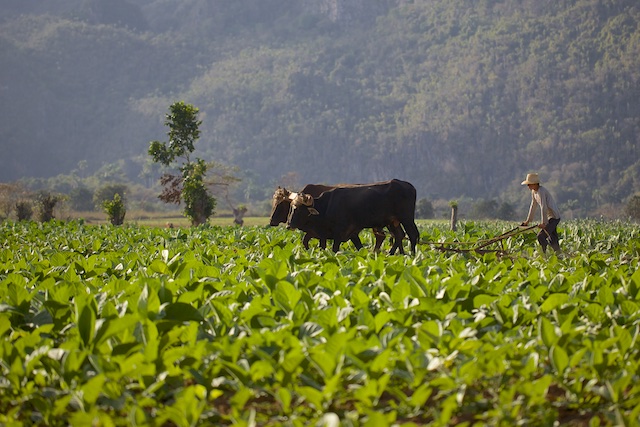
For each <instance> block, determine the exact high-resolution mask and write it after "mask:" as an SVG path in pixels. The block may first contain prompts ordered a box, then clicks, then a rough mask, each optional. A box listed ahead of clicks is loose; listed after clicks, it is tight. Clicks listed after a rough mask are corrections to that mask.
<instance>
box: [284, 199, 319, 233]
mask: <svg viewBox="0 0 640 427" xmlns="http://www.w3.org/2000/svg"><path fill="white" fill-rule="evenodd" d="M294 194H295V193H294ZM310 215H319V212H318V211H317V210H316V209H315V208H314V207H313V196H311V195H310V194H305V193H297V194H295V196H291V208H290V209H289V216H288V218H287V226H288V227H289V228H300V227H301V226H302V225H303V224H305V223H306V222H307V219H308V218H309V216H310Z"/></svg>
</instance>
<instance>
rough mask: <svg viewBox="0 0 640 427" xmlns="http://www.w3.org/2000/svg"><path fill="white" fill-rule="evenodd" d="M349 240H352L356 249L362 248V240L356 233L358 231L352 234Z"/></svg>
mask: <svg viewBox="0 0 640 427" xmlns="http://www.w3.org/2000/svg"><path fill="white" fill-rule="evenodd" d="M349 240H351V241H352V242H353V244H354V245H355V247H356V249H357V250H360V249H362V247H363V244H362V241H361V240H360V236H359V235H358V233H354V234H352V235H351V238H350V239H349Z"/></svg>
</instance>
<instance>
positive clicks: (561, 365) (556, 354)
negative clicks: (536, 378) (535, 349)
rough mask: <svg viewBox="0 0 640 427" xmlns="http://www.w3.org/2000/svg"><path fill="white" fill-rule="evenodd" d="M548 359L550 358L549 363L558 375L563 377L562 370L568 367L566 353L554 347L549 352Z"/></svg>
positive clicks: (560, 348)
mask: <svg viewBox="0 0 640 427" xmlns="http://www.w3.org/2000/svg"><path fill="white" fill-rule="evenodd" d="M549 357H550V358H551V363H552V365H553V367H554V368H555V369H556V372H557V373H558V375H563V374H564V370H565V369H567V366H569V356H568V355H567V352H566V351H564V349H563V348H562V347H558V346H557V345H554V346H552V347H551V349H550V350H549Z"/></svg>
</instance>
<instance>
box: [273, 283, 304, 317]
mask: <svg viewBox="0 0 640 427" xmlns="http://www.w3.org/2000/svg"><path fill="white" fill-rule="evenodd" d="M301 296H302V294H301V293H300V291H299V290H297V289H296V288H295V286H293V285H292V284H291V283H289V282H285V281H280V282H278V283H276V287H275V290H274V293H273V297H274V299H275V301H276V303H278V305H279V306H280V307H281V308H282V309H283V310H285V311H287V312H289V311H291V310H293V307H295V306H296V304H298V301H300V298H301Z"/></svg>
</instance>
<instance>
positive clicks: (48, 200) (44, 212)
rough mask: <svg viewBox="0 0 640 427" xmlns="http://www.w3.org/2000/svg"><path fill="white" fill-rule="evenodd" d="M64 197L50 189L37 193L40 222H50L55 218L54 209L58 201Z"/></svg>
mask: <svg viewBox="0 0 640 427" xmlns="http://www.w3.org/2000/svg"><path fill="white" fill-rule="evenodd" d="M63 199H64V197H63V196H61V195H54V194H51V193H49V192H48V191H41V192H39V193H38V194H37V195H36V204H37V206H38V220H39V221H40V222H48V221H51V220H52V219H54V218H55V216H54V215H53V210H54V209H55V207H56V205H57V204H58V202H60V201H62V200H63Z"/></svg>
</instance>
